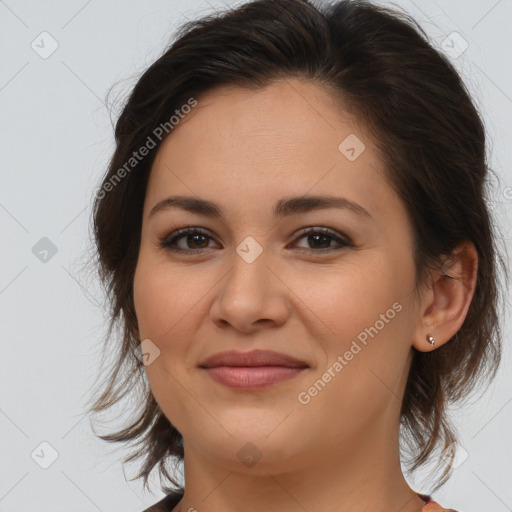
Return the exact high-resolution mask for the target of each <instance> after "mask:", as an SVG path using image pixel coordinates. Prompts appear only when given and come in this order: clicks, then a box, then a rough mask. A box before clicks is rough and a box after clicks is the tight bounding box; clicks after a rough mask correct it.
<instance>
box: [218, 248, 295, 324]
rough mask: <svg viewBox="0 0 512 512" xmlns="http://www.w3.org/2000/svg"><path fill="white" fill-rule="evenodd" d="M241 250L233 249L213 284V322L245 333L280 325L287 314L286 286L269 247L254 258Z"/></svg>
mask: <svg viewBox="0 0 512 512" xmlns="http://www.w3.org/2000/svg"><path fill="white" fill-rule="evenodd" d="M240 254H241V255H240ZM240 254H239V253H238V252H234V254H233V258H232V261H233V264H232V267H231V269H230V270H228V271H227V274H226V275H225V276H224V277H223V278H222V279H221V281H220V283H219V285H218V286H217V287H216V288H215V290H216V293H217V295H216V296H215V299H214V301H213V303H212V306H211V309H210V317H211V320H212V322H214V323H215V324H216V325H217V327H219V328H223V329H226V328H227V327H229V326H231V327H232V328H234V329H236V330H237V331H240V332H243V333H247V334H249V333H252V332H256V331H258V330H259V329H261V328H269V327H278V326H281V325H283V324H284V323H285V322H286V319H287V318H288V316H289V314H290V301H289V300H288V296H287V293H289V290H288V288H287V287H286V284H285V283H284V282H283V280H282V279H281V276H279V271H278V270H277V269H276V268H275V267H276V265H275V264H274V265H273V263H272V261H271V260H272V258H271V256H270V255H269V254H268V251H265V250H263V252H261V254H259V255H258V256H257V257H256V259H254V260H252V258H246V257H245V255H244V253H243V252H241V253H240Z"/></svg>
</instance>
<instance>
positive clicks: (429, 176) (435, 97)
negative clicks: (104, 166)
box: [88, 0, 508, 492]
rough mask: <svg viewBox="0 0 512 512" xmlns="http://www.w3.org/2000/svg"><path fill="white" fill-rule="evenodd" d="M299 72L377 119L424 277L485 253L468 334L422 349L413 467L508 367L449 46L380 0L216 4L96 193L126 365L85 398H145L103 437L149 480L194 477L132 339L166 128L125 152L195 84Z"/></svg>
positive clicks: (166, 61)
mask: <svg viewBox="0 0 512 512" xmlns="http://www.w3.org/2000/svg"><path fill="white" fill-rule="evenodd" d="M292 77H293V78H301V79H304V80H308V81H310V82H312V83H316V84H318V85H319V86H321V87H325V88H326V89H327V90H329V91H330V92H332V94H333V95H334V97H338V98H339V101H340V104H341V105H342V106H343V108H345V109H347V110H349V111H351V112H353V113H355V114H356V116H357V118H358V119H360V120H361V121H362V122H364V123H365V126H366V127H368V132H369V133H370V136H371V138H372V140H373V142H374V143H375V144H376V147H377V148H378V150H379V151H380V154H381V158H382V161H383V164H384V166H385V169H386V177H387V179H388V180H389V183H390V185H391V186H392V187H393V188H394V190H396V192H397V193H398V195H399V196H400V198H401V199H402V200H403V202H404V204H405V205H406V207H407V212H408V215H409V218H410V222H411V225H412V227H413V231H414V237H413V241H414V247H413V257H414V262H415V269H416V278H417V279H416V283H417V285H418V288H419V285H420V284H421V283H423V282H424V280H425V279H426V277H427V275H428V271H429V270H431V269H439V268H443V267H442V265H443V261H446V257H449V256H450V255H451V254H452V251H453V250H454V248H456V246H457V245H458V244H459V243H460V242H462V241H465V240H469V241H471V242H472V243H473V244H474V245H475V247H476V250H477V252H478V259H479V261H478V273H477V283H476V289H475V293H474V296H473V299H472V302H471V304H470V307H469V310H468V312H467V315H466V318H465V320H464V323H463V325H462V326H461V328H460V329H459V331H458V332H457V333H456V334H455V335H454V336H453V338H452V339H451V340H449V342H447V343H446V344H444V345H443V346H441V347H439V348H438V349H436V350H434V351H429V352H421V351H417V350H415V349H413V350H414V354H413V359H412V363H411V367H410V371H409V374H408V380H407V385H406V389H405V394H404V397H403V403H402V408H401V424H400V434H401V435H400V440H401V442H400V448H401V451H402V450H403V451H404V452H406V455H407V457H406V459H407V460H406V463H407V465H408V469H407V471H408V472H410V471H414V470H415V469H417V468H418V467H420V466H422V465H424V464H425V463H426V462H427V461H429V458H430V457H432V456H433V455H434V452H435V451H436V449H439V448H440V449H442V450H443V451H444V453H446V450H448V449H450V448H451V447H452V446H453V443H455V442H456V440H457V436H456V433H455V429H454V427H453V425H452V424H451V422H450V419H449V415H448V410H447V407H448V406H449V405H450V404H452V403H455V402H457V401H460V400H462V399H463V398H466V397H467V396H468V395H469V394H470V393H471V392H472V391H473V390H475V389H476V387H477V384H479V385H481V384H483V383H484V381H485V382H487V383H490V382H491V380H492V379H493V378H494V377H495V374H496V372H497V369H498V366H499V364H500V360H501V354H502V335H501V328H500V321H499V320H500V314H499V303H500V297H501V296H502V295H501V293H500V291H501V289H500V285H501V284H502V282H503V280H502V278H501V277H500V270H501V271H502V272H503V277H504V278H505V281H507V280H508V275H507V269H506V264H505V263H504V258H503V255H501V254H500V251H499V250H498V247H497V241H498V239H499V237H498V236H497V231H496V230H497V227H496V226H495V225H494V223H493V222H492V218H491V210H490V208H489V206H488V204H487V201H488V195H487V194H488V189H487V186H488V185H489V175H490V173H492V174H493V175H495V173H493V171H492V169H490V167H489V166H488V165H487V154H486V136H485V131H484V126H483V122H482V119H481V117H480V115H479V113H478V111H477V109H476V107H475V105H474V103H473V101H472V100H471V97H470V94H469V92H468V90H467V88H466V86H465V85H464V83H463V81H462V80H461V77H460V76H459V75H458V73H457V72H456V70H455V68H454V67H453V65H452V64H451V63H450V61H449V60H448V58H447V57H445V56H444V55H443V54H442V53H440V52H439V51H438V50H437V49H436V48H435V47H434V45H433V44H431V43H430V42H429V38H428V37H427V35H426V34H425V32H424V31H423V30H422V28H421V27H420V26H419V25H418V24H417V22H416V21H414V20H413V19H412V18H411V17H410V16H409V15H408V14H406V13H404V12H400V11H398V10H393V9H390V8H384V7H380V6H376V5H373V4H371V3H370V2H367V1H360V0H355V1H348V0H341V1H338V2H336V3H332V4H325V5H323V6H322V7H318V6H315V5H314V4H313V3H311V2H309V1H307V0H256V1H252V2H248V3H245V4H242V5H241V6H239V7H237V8H235V9H231V10H226V11H223V12H219V13H216V14H214V15H209V16H206V17H203V18H202V19H198V20H196V21H192V22H189V23H186V24H184V25H182V26H181V27H180V28H179V30H178V31H177V34H176V36H175V38H174V40H173V42H172V43H171V44H170V45H169V47H168V48H167V49H166V51H165V52H164V53H163V54H162V55H161V57H159V58H158V59H157V60H156V61H155V62H154V63H153V64H152V65H150V66H149V68H148V69H147V70H145V72H144V73H142V75H141V76H140V78H138V80H137V82H136V84H135V86H134V87H133V89H132V90H131V91H130V94H129V96H128V98H127V100H126V101H125V103H124V106H123V107H122V110H121V113H120V115H119V117H118V120H117V122H116V124H115V141H116V148H115V151H114V153H113V156H112V158H111V160H110V163H109V166H108V170H107V172H106V173H105V176H104V177H103V181H102V185H101V187H100V188H99V193H97V194H96V196H95V198H94V211H93V223H94V242H95V247H94V251H95V256H96V258H95V262H94V265H95V268H96V269H97V271H98V274H99V277H100V280H101V283H102V286H103V289H104V291H105V292H106V296H107V298H108V303H109V306H110V310H109V319H110V321H109V329H108V333H107V335H106V338H105V345H104V350H107V352H108V353H109V354H114V355H115V362H114V364H113V365H112V368H111V369H110V370H109V371H108V372H105V373H104V375H103V377H104V378H103V380H102V381H100V382H99V384H100V386H99V392H100V395H99V396H98V397H97V398H95V401H94V403H93V404H92V406H91V407H90V408H89V410H88V411H89V413H99V412H101V411H105V410H107V409H109V408H110V407H112V406H113V405H114V404H116V403H118V402H119V401H120V400H121V399H123V398H124V397H126V396H132V395H131V394H135V395H136V408H137V413H136V414H135V415H134V416H133V415H132V416H131V417H130V424H129V425H127V426H126V427H125V428H123V429H122V430H120V431H117V432H114V433H112V434H108V435H101V436H99V437H101V438H102V439H104V440H107V441H111V442H123V443H126V442H137V445H138V449H135V450H134V451H133V452H132V453H131V455H130V457H128V458H125V459H124V461H123V462H124V463H126V462H129V461H132V460H135V459H142V463H141V470H140V472H139V474H138V475H137V476H136V477H135V478H141V477H143V479H144V486H145V487H148V478H149V475H150V472H151V471H152V470H153V469H154V468H155V467H156V466H157V465H158V469H159V475H160V483H161V485H162V488H163V489H164V490H165V491H166V492H170V491H172V490H176V489H179V490H183V489H182V487H180V485H179V483H178V482H177V481H176V480H175V478H174V477H173V475H172V474H170V473H169V468H168V467H167V462H174V468H175V469H176V468H177V467H178V465H179V463H180V462H181V461H183V455H184V454H183V446H182V436H181V434H180V432H178V430H177V429H176V428H175V427H174V426H173V425H172V424H171V423H170V422H169V420H168V419H167V418H166V416H165V415H164V413H163V412H162V410H161V409H160V407H159V405H158V404H157V402H156V401H155V398H154V396H153V394H152V392H151V390H150V389H149V385H148V382H147V378H146V376H145V372H144V367H143V363H142V362H141V361H140V359H139V358H138V357H137V356H136V350H137V347H138V345H139V343H140V340H137V339H136V338H135V336H134V332H135V330H136V329H137V318H136V314H135V309H134V300H133V278H134V273H135V268H136V264H137V257H138V251H139V246H140V236H141V227H142V212H143V205H144V197H145V192H146V186H147V181H148V176H149V173H150V170H151V166H152V162H153V160H154V157H155V154H156V152H157V151H158V147H159V146H160V144H161V142H162V140H164V139H165V137H161V140H158V142H157V143H156V146H157V147H156V148H155V149H152V150H151V151H150V152H149V154H148V155H146V156H145V157H144V158H142V159H140V161H137V163H136V165H134V166H133V170H130V171H129V172H128V171H127V170H126V162H128V161H130V158H132V157H133V154H134V152H136V151H137V150H138V149H140V148H141V147H142V146H144V145H145V144H146V142H147V141H148V137H150V136H151V134H152V133H154V130H155V128H156V127H158V126H164V125H165V123H167V126H168V124H169V123H168V122H169V117H170V116H171V114H173V113H174V112H176V111H177V110H178V111H179V110H180V107H181V106H182V105H185V104H187V102H188V101H189V100H190V98H191V97H193V98H200V96H201V94H203V93H205V92H206V91H210V90H212V89H213V88H216V87H220V86H223V85H231V86H239V87H245V88H252V89H257V88H260V87H264V86H266V85H269V84H271V83H272V82H273V81H275V80H279V79H287V78H292ZM167 132H168V133H170V134H172V131H171V130H166V133H167ZM166 136H167V135H166ZM153 139H154V137H153ZM123 168H124V169H125V171H126V172H122V173H121V172H120V171H121V169H123ZM120 176H121V178H122V179H120ZM115 327H117V328H119V330H118V332H117V335H116V336H114V335H113V334H114V331H115V329H114V328H115ZM115 340H117V341H118V346H117V347H115V348H114V347H113V346H112V345H113V343H114V342H115ZM481 389H483V388H481ZM441 459H442V460H444V461H445V469H444V471H443V473H442V474H441V475H440V476H439V478H438V479H437V485H435V486H434V487H433V490H436V489H438V488H439V487H441V486H442V485H443V484H444V483H445V482H446V480H448V478H449V476H451V466H450V464H449V463H448V462H449V461H448V462H447V458H446V457H439V460H438V462H441ZM440 466H441V464H439V465H438V468H439V467H440ZM169 483H170V484H172V486H171V487H170V486H168V485H167V484H169Z"/></svg>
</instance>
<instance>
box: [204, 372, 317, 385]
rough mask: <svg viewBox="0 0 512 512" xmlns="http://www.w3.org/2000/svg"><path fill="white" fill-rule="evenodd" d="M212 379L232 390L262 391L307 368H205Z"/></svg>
mask: <svg viewBox="0 0 512 512" xmlns="http://www.w3.org/2000/svg"><path fill="white" fill-rule="evenodd" d="M205 370H206V371H207V372H208V374H209V375H210V377H211V378H212V379H213V380H215V381H217V382H219V383H220V384H224V385H225V386H228V387H230V388H236V389H246V390H251V389H261V388H266V387H267V386H272V385H273V384H277V383H278V382H283V381H285V380H288V379H291V378H293V377H296V376H297V375H299V374H300V373H301V372H303V371H304V370H307V368H290V367H288V366H216V367H215V368H205Z"/></svg>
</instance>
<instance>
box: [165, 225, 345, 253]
mask: <svg viewBox="0 0 512 512" xmlns="http://www.w3.org/2000/svg"><path fill="white" fill-rule="evenodd" d="M299 234H300V236H299V237H298V238H296V239H295V240H300V239H302V238H307V243H308V244H313V245H316V246H317V247H313V248H306V249H305V250H301V252H308V253H326V252H332V251H334V250H339V249H343V248H344V247H354V244H353V243H352V242H351V241H350V240H349V239H348V237H346V236H344V235H340V234H338V233H337V232H336V231H333V230H331V229H328V228H305V229H303V230H302V231H301V232H300V233H299ZM209 240H213V238H212V237H211V236H210V235H209V234H208V232H207V231H205V230H203V229H202V228H195V227H191V228H182V229H178V230H177V231H175V232H173V233H172V234H171V235H170V236H168V237H166V238H164V239H163V240H161V241H160V242H159V246H160V247H162V248H164V249H166V250H169V251H174V252H180V253H182V254H192V253H195V254H197V253H201V252H203V251H205V250H207V249H208V248H209V246H208V244H209ZM333 240H334V241H335V242H336V243H337V246H334V247H333V246H331V241H333ZM182 241H183V242H184V244H185V246H186V247H180V246H179V243H180V242H182ZM190 246H191V247H190ZM319 246H323V247H319Z"/></svg>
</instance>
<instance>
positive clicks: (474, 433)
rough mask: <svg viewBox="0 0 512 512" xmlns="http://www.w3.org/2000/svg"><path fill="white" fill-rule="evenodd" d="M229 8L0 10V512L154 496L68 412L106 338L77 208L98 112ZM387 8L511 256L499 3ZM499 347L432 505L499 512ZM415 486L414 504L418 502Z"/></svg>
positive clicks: (82, 3)
mask: <svg viewBox="0 0 512 512" xmlns="http://www.w3.org/2000/svg"><path fill="white" fill-rule="evenodd" d="M382 3H383V4H385V5H392V4H389V3H388V2H382ZM235 5H236V4H235V3H234V2H227V1H226V2H224V3H223V2H221V1H219V0H187V1H185V0H180V1H177V0H145V1H144V2H142V1H138V2H137V1H133V0H129V1H126V0H125V1H121V0H103V1H99V0H89V1H87V0H72V1H67V2H64V1H60V2H57V1H54V0H48V1H45V2H39V1H36V0H21V1H18V2H15V1H14V0H5V1H3V0H0V40H1V47H0V48H1V65H0V112H1V117H0V118H1V121H0V130H1V133H0V147H1V151H0V159H1V164H0V169H1V173H2V186H1V188H0V223H1V226H2V233H3V240H4V244H3V247H2V251H1V258H2V259H1V267H0V310H1V319H0V320H1V326H2V358H1V359H0V431H1V437H0V440H1V441H0V442H1V444H0V448H1V456H0V460H1V469H0V511H9V512H21V511H26V510H29V509H30V510H37V511H39V512H50V511H51V512H54V511H56V510H70V505H71V504H72V509H73V512H89V511H95V510H100V511H105V512H106V511H109V512H115V511H119V512H120V511H124V512H130V511H132V512H136V511H140V510H142V509H144V508H145V507H146V506H148V505H149V504H151V503H154V502H155V501H157V499H159V498H161V497H162V496H163V495H162V494H161V493H156V492H155V494H154V495H151V494H148V493H143V492H142V485H141V483H140V482H135V481H134V482H130V481H128V479H129V478H131V477H133V476H134V475H135V471H136V467H132V466H130V465H127V466H126V467H125V472H123V468H122V465H121V458H122V456H123V455H124V454H126V451H124V450H123V449H121V448H117V447H116V446H115V445H111V444H108V443H106V442H103V441H101V440H98V439H96V438H95V437H94V435H93V433H92V431H91V429H90V425H89V418H88V417H87V415H86V414H85V413H84V410H83V404H84V403H85V400H86V399H87V398H88V393H89V390H90V389H91V386H92V385H93V383H94V381H95V380H96V379H97V376H98V375H97V373H98V372H97V369H98V364H99V355H100V349H101V344H102V339H103V333H104V332H105V326H106V318H105V317H104V310H105V304H104V300H103V298H102V295H101V291H100V288H99V286H98V283H97V282H96V281H95V280H94V279H92V278H91V274H90V273H87V272H84V271H83V263H84V259H86V256H84V253H86V251H87V250H88V248H89V247H90V242H89V219H90V214H91V204H92V195H93V193H94V188H95V187H96V186H97V185H98V182H99V179H100V177H101V176H102V174H103V172H104V170H105V168H106V165H107V162H108V160H109V158H110V156H111V152H112V150H113V147H114V145H113V131H112V126H111V122H110V116H109V112H108V110H107V106H108V105H105V103H104V101H105V98H106V94H107V92H108V90H109V88H110V87H111V86H112V85H113V84H115V83H118V85H117V86H116V88H115V94H114V96H113V97H118V98H121V99H122V98H123V97H124V96H123V95H124V94H126V93H127V92H128V91H129V90H130V87H131V86H133V84H134V83H135V79H136V78H137V77H138V76H139V74H140V72H142V71H143V70H144V69H145V68H146V67H147V66H148V65H149V64H150V63H152V62H153V60H154V59H156V58H157V57H158V56H159V55H160V54H161V53H162V51H163V49H164V48H165V47H166V46H167V45H168V43H169V42H170V40H171V37H172V35H173V33H174V31H175V30H176V28H177V27H178V26H179V25H181V24H182V23H183V22H184V21H186V20H187V19H194V18H196V17H197V16H199V15H204V14H207V13H209V12H212V11H214V10H216V9H218V8H222V7H226V6H235ZM395 5H398V6H401V7H403V8H404V9H405V10H406V11H408V12H409V13H410V14H412V15H413V17H415V18H416V19H417V20H418V21H419V22H420V23H421V25H422V26H423V27H424V29H425V30H426V32H427V33H428V34H429V36H430V37H431V38H432V40H433V41H434V42H435V44H436V45H437V46H438V47H439V48H440V49H441V50H442V51H444V52H446V53H447V54H448V55H449V56H450V59H452V61H453V62H454V64H455V66H456V68H457V69H458V70H459V71H460V72H461V73H462V74H463V76H464V79H465V81H466V83H467V85H468V87H469V90H470V92H471V94H472V95H473V97H474V98H475V99H476V102H477V105H478V107H479V108H480V110H481V111H482V112H483V115H484V120H485V124H486V127H487V130H488V136H489V143H490V146H489V147H490V150H491V154H492V160H491V161H490V163H491V166H492V167H493V169H495V170H496V171H497V173H498V174H499V176H500V179H501V183H500V184H499V186H498V187H497V188H496V189H495V193H494V194H493V197H492V200H493V206H492V208H493V210H494V212H495V214H496V216H497V218H498V221H499V224H500V229H501V232H502V233H503V235H504V236H505V238H506V241H507V242H506V243H507V245H508V248H509V250H510V233H511V226H510V212H511V206H512V171H511V169H512V145H511V144H510V140H511V137H512V67H511V66H510V61H511V57H510V51H511V49H512V32H511V29H510V20H512V2H511V1H510V0H498V1H496V0H479V1H470V2H468V1H467V0H438V2H435V1H432V0H415V1H414V2H413V1H412V0H411V1H409V0H401V1H399V2H396V4H395ZM113 115H114V118H116V116H117V110H115V109H114V111H113ZM507 316H508V315H507ZM510 333H511V324H510V321H509V320H508V319H507V323H505V324H504V334H505V345H506V346H505V351H504V361H503V366H502V367H501V370H500V372H499V374H498V378H497V380H496V382H495V384H493V385H492V386H491V387H490V388H489V390H488V391H487V392H486V394H485V395H484V397H483V398H482V399H481V400H480V401H479V402H477V403H473V402H472V401H471V402H470V403H469V404H468V405H466V406H465V407H464V409H463V411H455V412H454V414H455V416H454V421H455V426H456V427H457V428H458V429H459V432H460V434H461V446H460V453H461V457H462V458H461V459H460V460H459V461H458V462H457V468H456V469H455V471H454V474H453V477H452V478H451V479H450V480H449V482H448V483H447V484H446V485H445V486H444V487H443V488H442V489H441V490H439V491H438V492H437V493H436V494H435V497H436V498H437V500H438V501H439V502H440V503H441V504H442V505H444V506H446V507H450V506H453V507H455V508H457V509H458V510H461V511H462V512H481V511H482V510H488V511H490V510H492V511H493V512H507V511H510V510H512V469H511V465H510V460H512V441H511V437H510V426H511V424H512V372H510V371H507V368H510V367H511V365H512V359H511V354H510V349H509V346H508V345H509V342H510ZM119 412H120V413H122V411H121V410H120V411H119ZM116 424H117V423H112V425H113V426H114V425H116ZM98 429H99V430H100V431H102V429H101V428H99V427H98ZM422 478H423V477H422V474H418V475H417V477H415V480H414V481H413V482H410V483H411V485H412V486H413V487H414V488H415V490H418V491H424V490H425V491H426V490H428V489H427V484H426V483H425V482H423V480H422ZM153 482H156V478H153ZM155 489H156V487H155Z"/></svg>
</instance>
